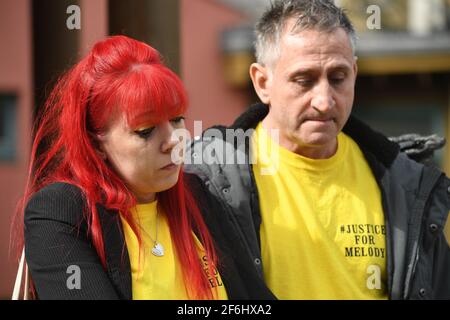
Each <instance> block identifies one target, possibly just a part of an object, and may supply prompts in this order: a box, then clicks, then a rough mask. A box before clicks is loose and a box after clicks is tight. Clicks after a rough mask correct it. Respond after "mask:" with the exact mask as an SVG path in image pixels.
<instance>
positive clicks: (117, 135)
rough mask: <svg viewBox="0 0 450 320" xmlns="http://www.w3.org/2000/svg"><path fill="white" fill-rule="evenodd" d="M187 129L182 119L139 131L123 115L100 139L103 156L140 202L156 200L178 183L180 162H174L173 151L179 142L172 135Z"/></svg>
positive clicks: (140, 128) (144, 127) (139, 129)
mask: <svg viewBox="0 0 450 320" xmlns="http://www.w3.org/2000/svg"><path fill="white" fill-rule="evenodd" d="M184 128H185V126H184V118H183V117H182V116H180V117H176V118H173V119H170V120H166V121H164V122H160V123H158V124H156V125H152V126H143V127H138V128H130V127H129V126H128V124H127V122H126V120H125V118H124V117H123V116H120V117H116V119H114V120H113V121H111V122H110V124H109V126H108V128H107V130H106V131H105V132H104V133H103V134H101V135H100V136H99V140H100V148H101V151H102V152H103V155H104V157H105V158H106V159H107V161H108V162H109V163H110V165H111V166H112V167H113V169H114V170H115V171H116V172H117V173H118V174H119V176H120V177H121V178H122V179H123V180H124V181H125V183H126V184H127V186H128V188H130V190H131V191H132V192H133V193H134V195H135V196H136V198H137V201H138V203H148V202H151V201H153V200H154V199H155V193H156V192H160V191H164V190H167V189H170V188H171V187H173V186H174V185H175V184H176V182H177V181H178V175H179V172H180V168H181V163H178V164H175V163H174V162H173V160H172V151H174V148H175V147H176V146H177V145H178V144H179V143H180V140H179V139H178V138H177V137H175V135H173V134H172V133H173V132H174V130H175V129H184ZM175 150H180V146H178V147H177V148H176V149H175Z"/></svg>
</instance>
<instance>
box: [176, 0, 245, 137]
mask: <svg viewBox="0 0 450 320" xmlns="http://www.w3.org/2000/svg"><path fill="white" fill-rule="evenodd" d="M180 11H181V30H180V38H181V55H180V57H181V76H182V78H183V81H184V83H185V85H186V88H187V90H188V94H189V99H190V110H189V112H188V114H187V127H188V128H189V130H191V132H192V129H193V125H192V123H193V120H202V121H203V124H202V125H203V130H204V129H206V128H208V127H210V126H211V125H214V124H231V123H232V122H233V120H234V119H235V118H236V117H237V116H238V115H239V114H240V113H241V112H242V111H244V110H245V108H246V106H247V104H248V93H246V92H243V91H241V90H236V89H232V88H230V87H229V86H228V85H227V84H226V83H225V80H224V76H223V69H222V62H221V50H220V34H221V31H222V30H223V29H224V28H226V27H231V26H236V25H239V24H240V23H241V22H243V21H245V20H244V17H242V16H241V15H240V14H239V13H237V12H236V11H233V10H232V9H230V8H228V7H226V6H224V5H221V4H219V3H217V2H215V1H214V0H180Z"/></svg>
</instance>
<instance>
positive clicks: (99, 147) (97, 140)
mask: <svg viewBox="0 0 450 320" xmlns="http://www.w3.org/2000/svg"><path fill="white" fill-rule="evenodd" d="M89 138H90V139H91V142H92V146H93V147H94V149H95V151H96V152H97V154H98V155H99V156H100V157H101V158H102V159H103V160H106V159H108V156H107V154H106V151H105V148H104V147H103V142H104V141H103V140H104V136H102V135H101V134H95V133H92V132H89Z"/></svg>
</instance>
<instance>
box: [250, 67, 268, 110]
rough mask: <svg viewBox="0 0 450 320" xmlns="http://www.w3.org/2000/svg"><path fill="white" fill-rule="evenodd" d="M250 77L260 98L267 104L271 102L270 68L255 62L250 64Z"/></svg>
mask: <svg viewBox="0 0 450 320" xmlns="http://www.w3.org/2000/svg"><path fill="white" fill-rule="evenodd" d="M250 78H251V79H252V82H253V87H254V88H255V91H256V94H257V95H258V97H259V99H261V101H262V102H263V103H265V104H269V103H270V94H269V89H270V88H269V85H270V83H269V81H270V79H269V70H268V69H267V67H265V66H263V65H261V64H259V63H253V64H252V65H251V66H250Z"/></svg>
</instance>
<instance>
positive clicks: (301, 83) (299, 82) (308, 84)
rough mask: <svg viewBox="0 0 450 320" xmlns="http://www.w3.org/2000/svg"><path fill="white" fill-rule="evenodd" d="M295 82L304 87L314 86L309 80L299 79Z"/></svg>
mask: <svg viewBox="0 0 450 320" xmlns="http://www.w3.org/2000/svg"><path fill="white" fill-rule="evenodd" d="M295 82H296V83H297V84H298V85H300V86H302V87H310V86H311V85H312V84H313V81H312V80H309V79H297V80H295Z"/></svg>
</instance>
